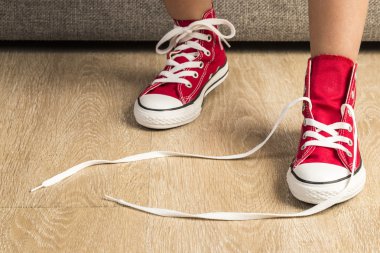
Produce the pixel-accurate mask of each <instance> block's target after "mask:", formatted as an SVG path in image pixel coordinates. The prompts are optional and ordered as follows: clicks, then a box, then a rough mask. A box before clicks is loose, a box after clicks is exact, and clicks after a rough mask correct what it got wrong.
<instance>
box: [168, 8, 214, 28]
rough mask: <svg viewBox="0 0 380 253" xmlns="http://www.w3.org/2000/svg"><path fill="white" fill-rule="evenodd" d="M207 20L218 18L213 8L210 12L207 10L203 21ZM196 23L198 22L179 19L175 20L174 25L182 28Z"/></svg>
mask: <svg viewBox="0 0 380 253" xmlns="http://www.w3.org/2000/svg"><path fill="white" fill-rule="evenodd" d="M207 18H216V14H215V10H214V8H211V9H209V10H207V11H206V12H205V13H204V14H203V16H202V18H201V19H207ZM194 21H197V20H177V19H174V23H175V24H176V25H177V26H181V27H186V26H189V25H190V24H191V23H193V22H194Z"/></svg>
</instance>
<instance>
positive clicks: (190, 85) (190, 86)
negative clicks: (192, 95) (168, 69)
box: [185, 84, 193, 89]
mask: <svg viewBox="0 0 380 253" xmlns="http://www.w3.org/2000/svg"><path fill="white" fill-rule="evenodd" d="M185 85H186V87H187V88H189V89H191V88H193V85H192V84H185Z"/></svg>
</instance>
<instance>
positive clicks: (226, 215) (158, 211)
mask: <svg viewBox="0 0 380 253" xmlns="http://www.w3.org/2000/svg"><path fill="white" fill-rule="evenodd" d="M301 101H306V102H307V103H309V105H310V108H311V106H312V103H311V100H310V99H309V98H308V97H300V98H297V99H295V100H293V101H292V102H290V103H289V104H288V105H286V106H285V107H284V109H283V110H282V112H281V114H280V116H279V118H278V119H277V121H276V123H275V124H274V126H273V128H272V130H271V131H270V133H269V134H268V136H267V137H266V138H265V139H264V140H263V141H262V142H261V143H259V144H258V145H257V146H256V147H254V148H252V149H251V150H249V151H247V152H245V153H241V154H234V155H226V156H207V155H201V154H189V153H181V152H173V151H152V152H147V153H141V154H136V155H131V156H127V157H124V158H121V159H118V160H91V161H86V162H83V163H80V164H78V165H75V166H74V167H72V168H70V169H68V170H66V171H64V172H62V173H60V174H58V175H56V176H54V177H52V178H50V179H47V180H45V181H44V182H43V183H42V184H41V185H40V186H38V187H36V188H33V189H32V190H31V192H34V191H36V190H38V189H41V188H44V187H49V186H52V185H55V184H57V183H59V182H60V181H62V180H64V179H66V178H68V177H70V176H72V175H74V174H75V173H77V172H79V171H81V170H83V169H85V168H87V167H90V166H93V165H100V164H119V163H128V162H134V161H141V160H149V159H154V158H160V157H171V156H176V157H193V158H203V159H213V160H237V159H242V158H245V157H248V156H250V155H252V154H254V153H255V152H256V151H258V150H259V149H260V148H261V147H263V146H264V145H265V143H266V142H267V141H268V140H269V139H270V137H271V136H272V135H273V133H274V132H275V131H276V129H277V127H278V126H279V124H280V123H281V122H282V120H283V119H284V118H285V116H286V113H287V112H288V110H289V109H290V108H292V107H293V106H294V105H296V104H297V103H298V102H301ZM341 109H342V110H341V111H342V113H343V112H344V111H345V110H348V112H349V113H350V114H351V116H352V118H353V122H354V127H353V131H354V141H353V149H354V153H353V163H352V169H351V176H350V178H349V181H348V183H347V185H346V187H345V188H344V189H343V190H342V191H341V192H340V193H338V194H337V195H335V196H333V197H331V198H329V199H327V200H325V201H323V202H321V203H319V204H317V205H315V206H313V207H311V208H309V209H306V210H304V211H301V212H295V213H243V212H209V213H199V214H190V213H185V212H180V211H176V210H169V209H162V208H154V207H145V206H140V205H136V204H133V203H130V202H127V201H125V200H122V199H117V198H114V197H111V196H108V195H106V196H105V199H106V200H109V201H113V202H116V203H118V204H120V205H123V206H127V207H130V208H134V209H137V210H140V211H143V212H146V213H150V214H154V215H158V216H165V217H179V218H197V219H209V220H228V221H238V220H258V219H267V218H289V217H304V216H309V215H313V214H316V213H319V212H322V211H323V210H326V209H327V208H329V207H331V206H333V205H335V204H337V203H339V202H340V201H341V200H342V199H343V197H344V195H345V194H346V192H347V190H348V189H349V187H350V185H351V184H352V178H353V177H354V173H353V172H354V171H355V165H356V159H357V139H358V137H357V131H356V129H357V128H356V120H355V114H354V109H353V108H352V106H351V105H349V104H343V105H342V108H341ZM308 124H310V125H312V126H315V127H316V129H317V130H316V131H317V132H319V131H320V130H318V129H319V127H320V128H321V129H322V130H323V131H326V132H330V133H331V134H332V135H333V136H336V132H335V129H337V128H339V127H342V128H344V129H345V128H348V126H347V125H346V124H347V123H344V124H343V123H342V124H341V125H337V124H335V123H334V124H331V125H325V124H322V123H320V122H317V121H309V122H308ZM308 135H310V136H311V135H313V136H314V137H316V138H317V139H318V138H319V140H316V141H313V143H312V144H310V143H309V144H310V145H318V146H323V145H326V146H327V147H331V148H339V149H342V148H341V147H340V146H336V145H335V144H336V143H335V142H336V141H342V140H343V139H341V138H335V137H334V138H335V139H327V140H326V139H323V138H330V137H324V136H323V138H321V137H319V136H318V137H317V135H315V133H310V132H309V133H308ZM343 141H347V140H343ZM334 143H335V144H334ZM337 145H340V144H337Z"/></svg>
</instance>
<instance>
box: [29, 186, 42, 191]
mask: <svg viewBox="0 0 380 253" xmlns="http://www.w3.org/2000/svg"><path fill="white" fill-rule="evenodd" d="M41 188H45V186H44V185H40V186H37V187H35V188H33V189H31V190H30V192H34V191H37V190H39V189H41Z"/></svg>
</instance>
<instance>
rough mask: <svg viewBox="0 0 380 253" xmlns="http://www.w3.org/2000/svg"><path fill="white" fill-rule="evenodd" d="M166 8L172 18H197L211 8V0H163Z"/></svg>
mask: <svg viewBox="0 0 380 253" xmlns="http://www.w3.org/2000/svg"><path fill="white" fill-rule="evenodd" d="M164 3H165V6H166V9H167V11H168V13H169V15H170V16H171V17H172V18H173V19H177V20H198V19H201V18H202V16H203V14H204V13H205V12H206V11H207V10H209V9H211V7H212V0H164Z"/></svg>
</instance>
